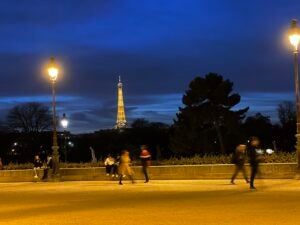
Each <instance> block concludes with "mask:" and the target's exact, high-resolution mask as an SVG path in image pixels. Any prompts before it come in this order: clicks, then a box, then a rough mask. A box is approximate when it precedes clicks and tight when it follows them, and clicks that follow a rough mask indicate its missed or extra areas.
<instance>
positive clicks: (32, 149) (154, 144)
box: [0, 73, 296, 162]
mask: <svg viewBox="0 0 300 225" xmlns="http://www.w3.org/2000/svg"><path fill="white" fill-rule="evenodd" d="M240 98H241V97H240V95H239V94H238V93H235V92H234V91H233V83H232V82H231V81H230V80H227V79H224V78H223V77H222V76H221V75H219V74H214V73H210V74H207V75H206V76H204V77H196V78H195V79H194V80H192V81H191V83H190V85H189V87H188V89H187V91H186V92H185V93H184V95H183V98H182V103H183V107H180V108H179V111H178V113H177V115H176V119H175V120H174V123H173V124H172V125H167V124H164V123H160V122H150V121H148V120H145V119H143V118H140V119H137V120H135V121H133V122H132V124H131V125H130V127H129V128H126V129H123V130H116V129H107V130H99V131H97V132H94V133H90V134H83V135H72V134H68V138H69V139H68V143H69V141H70V143H71V144H70V145H68V148H67V149H68V152H67V155H68V161H71V162H86V161H90V160H91V150H90V147H92V148H93V149H94V150H95V154H96V156H97V158H98V159H102V158H104V157H105V156H106V155H107V154H113V155H118V154H120V151H121V150H123V149H128V150H130V152H131V155H132V156H133V157H134V158H138V154H139V147H140V145H148V146H149V149H150V150H151V152H152V156H153V158H154V159H163V158H169V157H171V156H192V155H194V154H229V153H231V152H232V151H233V149H234V148H235V146H236V145H238V144H239V143H242V142H246V141H247V139H248V138H249V137H250V136H257V137H259V138H260V140H261V143H262V148H272V149H275V150H280V151H288V152H289V151H294V145H295V142H296V139H295V133H296V113H295V106H294V104H293V103H291V102H282V103H280V104H279V105H278V108H277V113H278V120H279V122H278V123H276V124H272V123H271V120H270V118H269V117H268V116H264V115H262V114H261V113H257V114H255V115H249V116H247V117H246V113H249V112H248V110H249V108H248V107H247V108H243V109H234V107H235V108H237V107H236V106H237V105H238V103H239V102H240ZM51 130H52V116H51V110H50V108H49V107H47V106H45V105H43V104H41V103H25V104H20V105H17V106H15V107H13V108H12V109H11V110H10V111H9V113H8V115H7V118H6V121H2V122H0V131H1V132H0V141H1V149H0V156H1V157H3V159H4V161H5V162H9V161H17V162H28V161H32V159H33V156H34V154H40V155H41V156H42V157H46V155H47V154H50V153H51V152H52V150H51V145H52V132H51ZM58 141H59V145H60V149H59V151H60V155H61V159H62V160H64V154H63V152H62V150H63V144H64V136H63V134H62V133H58Z"/></svg>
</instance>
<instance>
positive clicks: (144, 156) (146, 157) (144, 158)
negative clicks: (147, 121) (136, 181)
mask: <svg viewBox="0 0 300 225" xmlns="http://www.w3.org/2000/svg"><path fill="white" fill-rule="evenodd" d="M140 158H141V162H142V169H143V174H144V176H145V183H148V182H149V176H148V166H149V165H150V162H151V161H150V159H151V155H150V153H149V151H148V150H147V146H146V145H142V146H141V153H140Z"/></svg>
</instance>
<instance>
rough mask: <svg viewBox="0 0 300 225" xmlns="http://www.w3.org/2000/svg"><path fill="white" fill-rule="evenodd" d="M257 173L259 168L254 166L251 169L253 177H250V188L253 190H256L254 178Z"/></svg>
mask: <svg viewBox="0 0 300 225" xmlns="http://www.w3.org/2000/svg"><path fill="white" fill-rule="evenodd" d="M256 172H257V167H256V166H252V167H251V177H250V188H251V189H255V187H254V178H255V175H256Z"/></svg>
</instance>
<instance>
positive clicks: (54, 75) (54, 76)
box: [48, 67, 58, 81]
mask: <svg viewBox="0 0 300 225" xmlns="http://www.w3.org/2000/svg"><path fill="white" fill-rule="evenodd" d="M48 74H49V76H50V79H51V80H54V81H55V80H56V79H57V75H58V69H57V68H53V67H51V68H48Z"/></svg>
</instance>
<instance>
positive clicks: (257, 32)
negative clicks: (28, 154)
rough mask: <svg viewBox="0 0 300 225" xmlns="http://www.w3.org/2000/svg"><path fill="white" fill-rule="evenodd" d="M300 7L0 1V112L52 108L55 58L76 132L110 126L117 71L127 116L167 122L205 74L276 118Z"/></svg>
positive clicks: (287, 85) (288, 87) (190, 1)
mask: <svg viewBox="0 0 300 225" xmlns="http://www.w3.org/2000/svg"><path fill="white" fill-rule="evenodd" d="M299 13H300V4H299V3H298V2H297V1H279V0H277V1H276V0H274V1H267V0H262V1H259V0H253V1H251V2H250V1H230V0H229V1H222V0H211V1H201V0H186V1H182V0H181V1H179V0H173V1H169V0H168V1H167V0H159V1H158V0H151V1H146V0H136V1H133V0H122V1H121V0H119V1H115V0H110V1H104V0H102V1H101V0H86V1H81V0H61V1H57V0H51V1H48V0H43V1H38V0H27V1H22V0H10V1H7V0H3V1H1V2H0V26H1V35H0V66H1V68H2V70H1V72H0V109H1V111H0V118H2V120H5V115H6V113H7V111H8V110H9V109H10V108H11V107H13V106H14V105H15V104H19V103H22V102H29V101H38V102H43V103H45V104H47V105H49V106H50V103H51V97H50V94H51V92H50V91H51V90H50V84H49V81H48V80H47V79H46V77H45V74H43V70H42V68H43V65H45V63H46V62H47V60H48V59H49V57H50V56H55V57H56V59H57V61H58V62H59V63H60V64H61V67H62V68H63V71H62V73H61V74H60V78H59V82H58V84H57V93H58V108H57V111H58V114H59V115H62V113H66V114H67V116H68V117H69V118H70V130H71V131H72V132H75V133H81V132H89V131H95V130H99V129H104V128H111V127H113V126H114V124H115V120H116V93H117V79H118V76H119V75H121V76H122V80H123V84H124V85H123V87H124V97H125V104H126V113H127V119H128V121H129V122H131V121H133V120H134V119H136V118H142V117H143V118H146V119H148V120H150V121H160V122H166V123H172V121H173V119H174V118H175V114H176V112H177V111H178V107H179V106H181V97H182V95H183V93H184V91H185V90H186V89H187V87H188V84H189V82H190V81H191V80H192V79H194V78H195V77H196V76H204V75H205V74H207V73H209V72H216V73H219V74H221V75H223V76H224V77H225V78H227V79H230V80H231V81H233V82H234V90H235V91H237V92H238V93H240V95H241V96H242V101H241V103H240V105H239V106H238V107H244V106H250V112H249V113H250V114H253V113H255V112H258V111H259V112H262V113H263V114H264V115H268V116H271V118H272V120H273V121H276V106H277V104H278V103H279V102H281V101H284V100H291V101H294V94H293V93H294V81H293V61H292V54H291V49H290V48H289V46H288V45H287V43H286V40H285V31H286V30H287V29H288V27H289V24H290V20H291V19H292V18H297V16H299ZM298 19H300V18H298Z"/></svg>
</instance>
